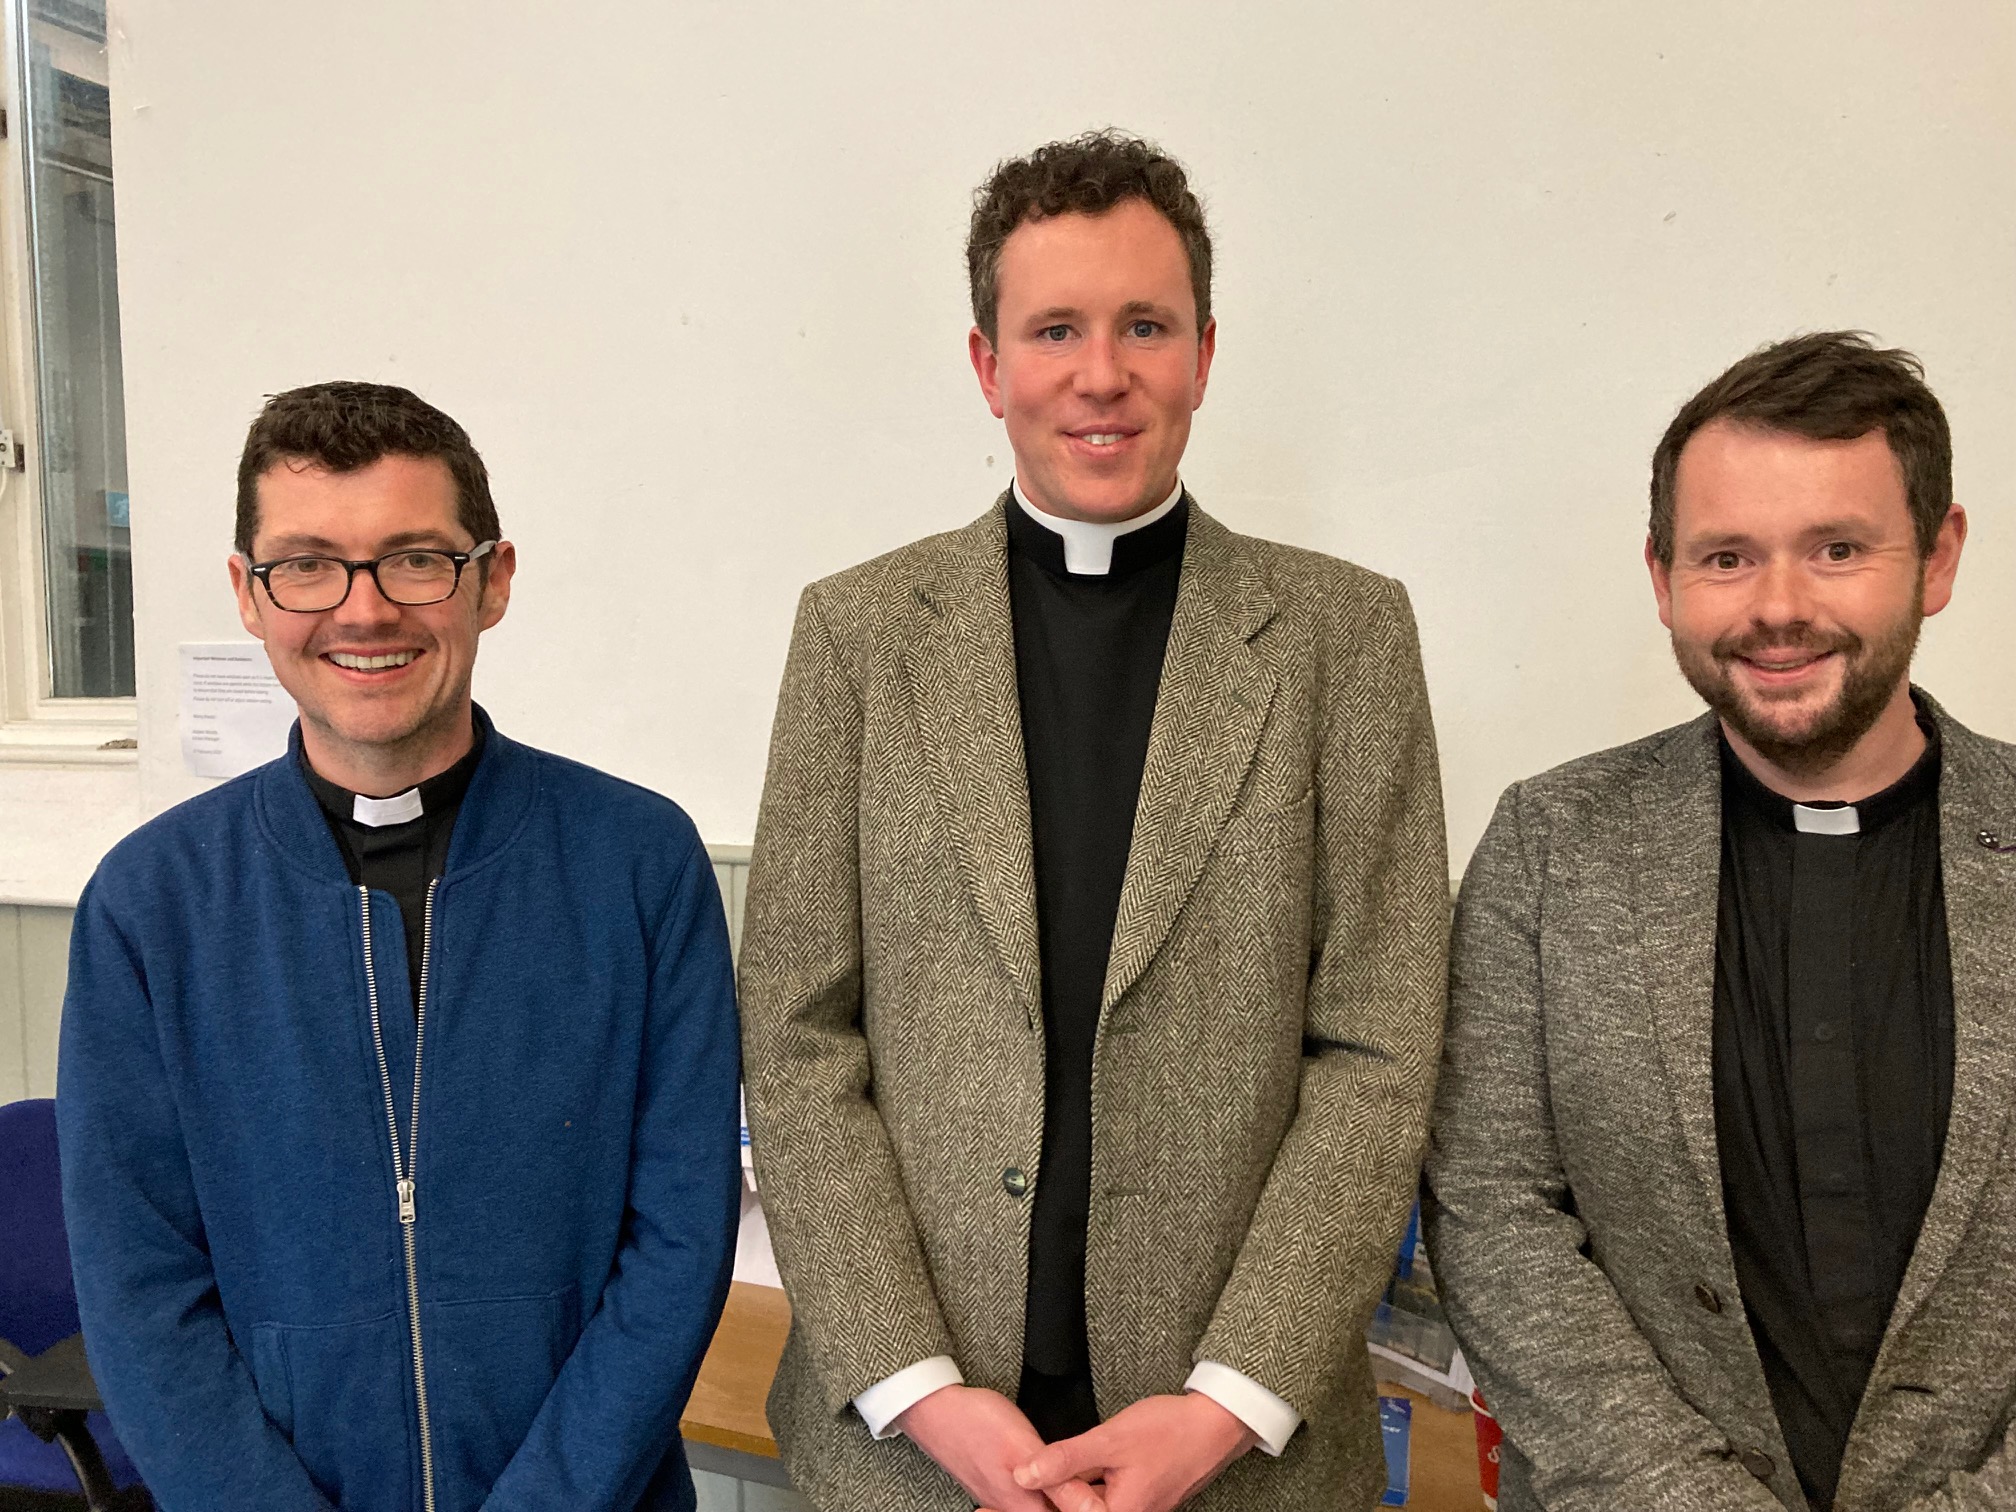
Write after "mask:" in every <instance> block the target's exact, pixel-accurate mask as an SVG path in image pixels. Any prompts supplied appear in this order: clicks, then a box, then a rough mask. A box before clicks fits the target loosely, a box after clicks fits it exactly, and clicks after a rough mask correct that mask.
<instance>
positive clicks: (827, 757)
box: [741, 503, 1448, 1512]
mask: <svg viewBox="0 0 2016 1512" xmlns="http://www.w3.org/2000/svg"><path fill="white" fill-rule="evenodd" d="M1446 868H1447V859H1446V853H1445V849H1444V841H1443V831H1442V807H1441V795H1440V789H1439V786H1438V781H1437V775H1436V762H1435V742H1434V736H1433V733H1432V731H1431V729H1430V725H1429V717H1428V702H1427V697H1426V694H1425V691H1424V689H1423V686H1422V680H1421V664H1420V653H1419V651H1418V649H1417V646H1416V643H1415V633H1414V622H1413V618H1412V616H1411V615H1410V613H1409V612H1408V608H1407V600H1406V595H1405V594H1404V593H1403V592H1402V591H1401V589H1400V587H1399V585H1398V584H1396V583H1393V582H1390V581H1388V580H1387V579H1385V578H1382V577H1378V576H1375V575H1374V574H1372V573H1369V572H1366V571H1363V570H1362V569H1359V568H1356V567H1352V566H1350V565H1348V564H1346V563H1344V562H1340V561H1337V560H1335V559H1333V558H1330V557H1324V556H1318V555H1316V554H1315V553H1313V552H1307V551H1297V550H1294V549H1292V548H1289V547H1285V546H1277V545H1274V544H1272V543H1269V542H1265V541H1257V540H1252V539H1249V538H1247V537H1243V536H1237V535H1234V534H1233V533H1232V532H1230V531H1229V530H1227V529H1226V528H1225V527H1224V526H1222V525H1220V524H1219V523H1218V522H1217V521H1216V520H1213V519H1212V518H1211V517H1210V516H1209V515H1207V514H1205V513H1204V512H1203V511H1201V510H1197V511H1195V512H1193V514H1192V516H1191V522H1190V531H1189V537H1188V540H1187V543H1186V545H1185V547H1184V558H1183V572H1182V578H1181V581H1180V585H1179V588H1178V591H1177V599H1176V609H1175V618H1174V621H1173V623H1172V625H1171V627H1170V631H1169V646H1168V651H1167V654H1166V656H1165V658H1164V662H1163V670H1162V683H1161V687H1160V690H1159V693H1158V697H1157V701H1156V706H1155V718H1154V725H1153V729H1152V732H1151V734H1150V737H1149V743H1148V758H1147V767H1146V771H1145V773H1144V775H1143V777H1142V782H1141V799H1140V807H1139V817H1138V818H1137V820H1136V822H1135V827H1134V841H1133V847H1132V851H1131V853H1130V855H1129V858H1128V862H1127V873H1126V881H1125V884H1124V887H1123V890H1122V893H1121V901H1120V911H1119V918H1118V922H1117V923H1116V925H1115V928H1114V938H1113V950H1112V958H1111V961H1110V963H1109V964H1108V966H1107V976H1106V988H1105V993H1104V997H1103V1000H1102V1004H1101V1011H1100V1026H1099V1033H1098V1039H1097V1042H1096V1048H1095V1052H1094V1070H1093V1094H1092V1097H1093V1124H1092V1167H1093V1170H1092V1208H1091V1223H1090V1233H1089V1237H1088V1242H1087V1252H1086V1276H1085V1289H1086V1312H1087V1319H1088V1325H1089V1332H1090V1342H1091V1358H1092V1376H1093V1383H1094V1386H1095V1388H1096V1391H1097V1395H1098V1401H1099V1405H1100V1408H1101V1410H1102V1411H1103V1412H1105V1413H1109V1414H1110V1413H1112V1412H1114V1411H1116V1410H1118V1409H1119V1408H1120V1407H1123V1406H1125V1405H1126V1404H1127V1403H1129V1402H1131V1401H1134V1400H1136V1399H1138V1398H1140V1397H1143V1396H1147V1395H1150V1394H1154V1393H1159V1392H1174V1391H1180V1390H1181V1389H1182V1387H1183V1381H1184V1378H1185V1376H1187V1375H1188V1373H1189V1371H1190V1368H1191V1365H1192V1363H1193V1362H1194V1361H1195V1360H1196V1359H1198V1358H1205V1359H1212V1360H1217V1361H1220V1362H1222V1363H1223V1364H1226V1365H1229V1366H1231V1367H1232V1368H1233V1369H1235V1370H1239V1371H1243V1372H1244V1373H1245V1374H1247V1375H1248V1376H1251V1377H1252V1378H1253V1379H1255V1380H1257V1381H1259V1382H1260V1383H1261V1384H1262V1385H1264V1386H1266V1387H1267V1388H1268V1389H1270V1390H1271V1391H1273V1392H1275V1393H1276V1394H1278V1395H1279V1396H1281V1397H1283V1398H1284V1399H1286V1400H1287V1401H1288V1402H1289V1403H1290V1404H1292V1405H1293V1406H1294V1407H1295V1408H1296V1409H1297V1410H1299V1411H1300V1412H1301V1413H1302V1414H1303V1416H1304V1418H1305V1419H1306V1426H1305V1427H1304V1428H1303V1429H1302V1430H1301V1431H1299V1432H1298V1433H1297V1434H1296V1435H1295V1437H1294V1438H1293V1439H1292V1440H1291V1441H1290V1443H1289V1446H1288V1450H1287V1453H1286V1454H1284V1455H1283V1456H1282V1457H1281V1458H1280V1459H1278V1460H1277V1459H1270V1458H1268V1457H1267V1456H1266V1455H1264V1454H1260V1453H1257V1452H1256V1453H1253V1454H1249V1455H1247V1456H1246V1457H1245V1458H1243V1459H1242V1460H1240V1461H1239V1462H1238V1463H1236V1464H1235V1465H1233V1466H1232V1467H1231V1469H1230V1470H1229V1471H1228V1472H1227V1473H1226V1474H1225V1476H1224V1477H1223V1478H1221V1479H1220V1480H1219V1481H1218V1482H1217V1483H1215V1484H1214V1485H1213V1486H1212V1487H1211V1488H1210V1489H1208V1490H1207V1491H1206V1492H1205V1493H1204V1494H1203V1495H1202V1496H1200V1497H1199V1498H1198V1499H1197V1501H1196V1503H1195V1505H1196V1506H1197V1507H1199V1508H1221V1509H1226V1512H1232V1509H1237V1512H1268V1509H1275V1508H1279V1509H1282V1512H1320V1509H1331V1508H1335V1509H1345V1508H1349V1509H1353V1512H1356V1509H1360V1508H1364V1507H1367V1506H1369V1505H1370V1504H1371V1503H1372V1502H1373V1501H1374V1500H1376V1498H1377V1496H1378V1494H1379V1488H1380V1487H1381V1485H1382V1484H1383V1482H1384V1469H1383V1462H1382V1459H1381V1451H1380V1445H1379V1431H1378V1423H1377V1419H1376V1416H1375V1409H1374V1405H1373V1391H1372V1379H1371V1374H1370V1370H1369V1366H1368V1363H1367V1358H1366V1351H1365V1345H1364V1339H1363V1330H1364V1326H1365V1322H1366V1319H1367V1317H1368V1316H1369V1314H1370V1312H1371V1310H1372V1307H1373V1306H1374V1304H1375V1303H1376V1301H1377V1300H1378V1297H1379V1293H1380V1290H1381V1288H1382V1286H1383V1285H1384V1283H1385V1280H1386V1277H1387V1276H1388V1274H1389V1273H1390V1271H1391V1268H1392V1258H1393V1247H1394V1245H1395V1244H1396V1243H1397V1241H1398V1238H1399V1232H1400V1228H1401V1224H1402V1222H1403V1220H1404V1218H1405V1215H1406V1211H1407V1205H1408V1200H1409V1198H1410V1196H1411V1195H1412V1192H1413V1190H1414V1185H1415V1175H1416V1170H1417V1165H1418V1161H1419V1156H1420V1149H1421V1142H1422V1138H1423V1135H1424V1131H1425V1128H1426V1123H1427V1114H1428V1101H1429V1096H1430V1087H1431V1083H1432V1079H1433V1076H1434V1071H1435V1064H1436V1058H1437V1053H1438V1050H1439V1046H1440V1037H1441V1027H1442V1010H1443V1004H1444V963H1445V948H1446V941H1447V912H1448V903H1447V897H1448V891H1447V889H1448V883H1447V881H1446V880H1445V877H1446ZM1039 984H1040V975H1039V971H1038V962H1037V943H1036V907H1035V893H1034V882H1033V873H1032V863H1031V853H1030V837H1029V799H1028V787H1027V782H1026V778H1025V773H1024V766H1023V753H1022V726H1021V719H1020V716H1019V713H1018V707H1017V702H1016V694H1015V660H1014V640H1013V634H1012V631H1011V627H1010V623H1009V605H1008V573H1007V548H1006V532H1005V526H1004V523H1003V514H1002V506H1001V505H1000V504H998V503H997V504H996V506H995V507H994V508H993V509H992V510H990V511H989V512H988V513H987V514H986V515H984V516H983V517H982V518H981V519H979V520H978V521H976V522H975V523H974V524H972V525H969V526H967V527H966V528H965V529H963V530H958V531H954V532H951V533H950V534H947V535H942V536H934V537H932V538H930V539H928V540H924V541H920V542H917V543H916V544H914V545H911V546H907V547H904V548H903V549H902V550H900V551H897V552H894V553H892V554H890V555H889V556H886V557H882V558H880V559H878V560H876V561H873V562H869V563H867V564H866V565H864V566H861V567H857V568H854V569H852V570H851V571H849V572H845V573H842V574H841V575H839V576H838V577H835V578H829V579H827V580H825V581H824V582H820V583H815V584H813V585H812V587H811V588H809V589H807V590H806V592H805V595H804V598H803V600H802V602H801V604H800V606H799V612H798V625H797V629H796V631H795V633H794V634H793V636H792V641H791V654H790V658H789V661H788V663H787V665H786V668H785V673H784V688H783V693H782V696H781V698H780V699H779V702H778V709H777V724H776V731H775V734H774V736H773V738H772V743H771V751H770V766H769V774H768V778H767V780H766V783H765V787H764V792H763V807H762V814H761V817H760V819H759V821H758V823H757V829H756V852H755V859H754V862H753V864H752V867H751V871H750V878H749V903H748V915H747V925H746V933H745V941H744V945H743V949H742V981H741V987H742V1008H743V1024H744V1029H743V1035H744V1038H743V1045H744V1055H745V1064H746V1073H747V1079H748V1091H749V1124H750V1131H751V1133H752V1135H753V1136H754V1142H755V1157H756V1168H757V1175H758V1181H759V1184H760V1186H761V1189H762V1193H763V1203H764V1207H765V1210H766V1211H767V1213H768V1215H769V1219H770V1231H771V1235H772V1237H773V1239H774V1241H775V1244H776V1252H777V1263H778V1267H779V1269H780V1270H781V1271H782V1273H783V1277H784V1283H785V1286H786V1288H787V1289H788V1290H789V1292H790V1294H791V1302H792V1308H793V1314H794V1316H793V1324H792V1331H791V1338H790V1342H789V1344H788V1346H787V1348H786V1350H785V1354H784V1360H783V1364H782V1365H781V1367H780V1368H779V1370H778V1374H777V1383H776V1388H775V1390H774V1391H773V1392H772V1393H771V1397H770V1423H771V1426H772V1428H773V1429H774V1430H775V1432H776V1434H777V1438H778V1442H779V1444H780V1445H781V1446H782V1448H783V1451H784V1457H785V1460H786V1463H787V1464H788V1466H789V1468H790V1471H791V1475H792V1478H793V1480H794V1481H795V1482H796V1483H797V1484H798V1485H799V1487H800V1488H801V1489H803V1490H804V1491H805V1492H807V1493H808V1494H809V1495H810V1496H811V1498H812V1499H813V1500H814V1501H815V1502H817V1503H818V1504H819V1505H820V1506H821V1507H824V1508H827V1509H829V1512H842V1509H858V1512H903V1509H909V1508H933V1509H935V1508H945V1509H948V1512H956V1509H960V1508H970V1507H971V1506H972V1502H971V1500H970V1499H969V1498H966V1497H965V1496H963V1495H962V1494H961V1493H960V1491H959V1490H958V1488H957V1487H956V1485H955V1484H954V1483H953V1482H952V1480H951V1479H950V1478H949V1477H948V1476H946V1475H945V1474H944V1472H943V1471H941V1470H940V1469H939V1468H938V1467H937V1466H936V1465H934V1464H932V1463H931V1462H930V1461H929V1460H928V1459H927V1458H926V1457H925V1456H924V1455H923V1454H922V1453H920V1452H919V1451H918V1450H917V1449H916V1448H915V1447H914V1446H913V1445H911V1444H910V1443H909V1442H908V1441H907V1440H905V1439H902V1438H894V1439H890V1440H886V1441H884V1442H881V1443H876V1442H874V1441H872V1440H871V1439H870V1438H869V1435H868V1431H867V1428H866V1427H865V1426H864V1425H863V1423H862V1422H861V1419H860V1417H859V1415H858V1414H857V1413H855V1412H854V1410H853V1408H852V1407H851V1405H850V1403H851V1401H852V1399H853V1398H854V1397H855V1396H856V1395H858V1394H859V1393H860V1392H861V1391H862V1390H864V1389H865V1388H867V1387H869V1386H871V1385H873V1384H875V1383H876V1382H877V1381H880V1380H882V1379H884V1378H885V1377H887V1376H889V1375H890V1374H892V1373H893V1372H895V1371H897V1370H900V1369H902V1368H903V1367H905V1366H908V1365H911V1364H914V1363H916V1362H917V1361H918V1360H920V1359H923V1358H926V1357H928V1356H931V1355H939V1354H946V1355H950V1356H952V1357H953V1359H955V1360H956V1361H957V1362H958V1363H959V1365H960V1366H961V1368H962V1369H963V1370H964V1372H965V1375H966V1379H967V1380H968V1382H969V1383H971V1384H973V1385H976V1386H987V1387H992V1388H994V1389H995V1390H998V1391H1001V1392H1004V1393H1006V1394H1008V1395H1010V1396H1013V1395H1014V1393H1015V1390H1016V1385H1017V1382H1018V1380H1019V1378H1020V1375H1021V1366H1022V1323H1023V1303H1024V1294H1025V1292H1026V1289H1027V1278H1028V1251H1029V1211H1030V1202H1029V1201H1028V1197H1027V1190H1028V1189H1026V1188H1025V1185H1024V1184H1023V1183H1022V1182H1019V1181H1015V1180H1013V1179H1010V1180H1007V1181H1004V1179H1003V1178H1004V1174H1005V1173H1006V1172H1008V1171H1010V1170H1014V1171H1018V1172H1025V1173H1033V1174H1034V1179H1035V1181H1037V1182H1040V1181H1041V1180H1042V1179H1043V1178H1042V1173H1041V1171H1039V1170H1038V1169H1037V1157H1038V1153H1039V1151H1040V1150H1041V1147H1042V1133H1043V1131H1042V1117H1043V1028H1042V1000H1041V992H1040V985H1039Z"/></svg>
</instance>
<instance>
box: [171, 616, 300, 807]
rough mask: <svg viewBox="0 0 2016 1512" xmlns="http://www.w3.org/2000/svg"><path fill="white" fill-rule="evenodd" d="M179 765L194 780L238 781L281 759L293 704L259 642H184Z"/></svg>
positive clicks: (284, 750)
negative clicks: (241, 776) (231, 778)
mask: <svg viewBox="0 0 2016 1512" xmlns="http://www.w3.org/2000/svg"><path fill="white" fill-rule="evenodd" d="M181 650H182V763H183V765H185V766H186V767H188V768H189V771H190V773H191V774H192V775H194V776H197V777H236V776H237V775H238V774H239V773H240V772H249V771H251V770H252V768H254V767H256V766H261V765H263V764H264V763H266V762H269V761H271V760H273V758H274V757H276V756H280V755H284V754H285V753H286V750H287V731H288V729H289V727H290V726H292V725H293V723H294V700H293V699H291V698H289V697H288V696H287V692H286V690H285V689H284V688H282V687H281V686H280V684H279V682H278V681H277V680H276V679H275V678H274V676H273V668H272V666H271V664H270V663H268V662H267V660H266V648H265V647H264V646H262V645H260V644H259V643H258V642H257V641H214V642H205V643H200V644H193V643H185V644H184V645H183V646H182V648H181Z"/></svg>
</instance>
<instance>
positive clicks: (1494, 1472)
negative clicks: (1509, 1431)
mask: <svg viewBox="0 0 2016 1512" xmlns="http://www.w3.org/2000/svg"><path fill="white" fill-rule="evenodd" d="M1470 1420H1471V1422H1473V1423H1474V1424H1476V1426H1477V1480H1478V1483H1479V1484H1480V1485H1481V1486H1482V1487H1483V1488H1484V1505H1485V1506H1486V1507H1487V1508H1488V1509H1490V1512H1498V1446H1499V1445H1500V1444H1502V1443H1503V1442H1504V1441H1505V1430H1504V1429H1503V1428H1500V1427H1499V1426H1498V1419H1496V1418H1495V1417H1493V1416H1491V1409H1490V1408H1489V1407H1486V1406H1485V1405H1484V1394H1483V1393H1482V1392H1481V1391H1472V1392H1471V1393H1470Z"/></svg>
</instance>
